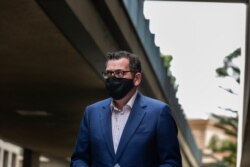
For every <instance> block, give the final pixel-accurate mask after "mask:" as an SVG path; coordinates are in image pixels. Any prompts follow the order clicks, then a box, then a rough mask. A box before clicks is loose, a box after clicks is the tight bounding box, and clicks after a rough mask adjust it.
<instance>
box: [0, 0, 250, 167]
mask: <svg viewBox="0 0 250 167" xmlns="http://www.w3.org/2000/svg"><path fill="white" fill-rule="evenodd" d="M198 2H199V1H197V2H194V1H192V2H189V1H171V2H169V1H144V0H137V1H134V0H119V1H117V0H92V1H91V0H19V1H1V2H0V17H1V19H0V58H1V59H0V167H21V166H23V167H46V166H48V167H64V166H69V162H70V156H71V153H72V150H73V146H74V142H75V139H76V135H77V132H78V128H79V125H80V120H81V117H82V114H83V111H84V108H85V107H86V105H88V104H90V103H92V102H95V101H98V100H100V99H103V98H106V97H108V96H107V93H106V91H105V88H104V80H103V79H102V76H101V72H102V71H103V70H104V63H105V57H104V56H105V53H106V52H109V51H116V50H127V51H130V52H133V53H135V54H137V55H138V56H139V57H140V59H141V61H142V67H143V73H144V78H143V84H142V86H141V88H140V90H141V92H142V93H143V94H145V95H147V96H151V97H154V98H157V99H160V100H162V101H165V102H167V103H169V105H170V107H171V109H172V111H173V116H174V118H175V120H176V122H177V126H178V129H179V134H178V138H179V141H180V146H181V154H182V159H183V166H184V167H200V166H204V167H206V166H242V167H244V166H247V165H248V164H249V163H250V162H249V160H248V159H247V157H249V154H250V153H249V150H250V143H249V140H248V139H249V137H250V124H249V121H248V120H249V119H248V118H249V117H250V116H249V112H250V111H249V110H250V109H249V93H250V89H249V86H250V82H249V72H250V69H249V64H250V62H249V56H248V54H249V44H248V39H249V33H248V24H249V21H248V19H249V17H248V13H249V9H248V8H249V4H248V1H246V0H239V1H237V0H218V1H215V0H213V1H210V2H209V1H206V3H198ZM202 2H204V1H202ZM215 2H216V3H215ZM165 12H169V13H165ZM197 16H199V17H197ZM212 21H213V22H212ZM157 27H158V29H157ZM159 29H161V30H159ZM205 35H206V36H205ZM209 37H211V38H209ZM200 44H203V45H200ZM205 67H209V72H208V71H204V69H208V68H205ZM209 79H211V80H209ZM190 81H194V82H190ZM210 86H211V87H210ZM210 88H214V89H213V90H212V89H210ZM214 90H215V91H214ZM197 92H198V93H197ZM203 95H207V96H203ZM224 95H225V96H224ZM231 96H232V97H233V98H228V97H231ZM235 97H236V98H235Z"/></svg>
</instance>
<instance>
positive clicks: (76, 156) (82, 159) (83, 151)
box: [70, 109, 91, 167]
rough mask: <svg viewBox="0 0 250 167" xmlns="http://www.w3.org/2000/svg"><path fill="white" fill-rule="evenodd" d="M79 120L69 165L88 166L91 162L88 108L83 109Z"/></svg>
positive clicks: (72, 166)
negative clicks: (79, 123)
mask: <svg viewBox="0 0 250 167" xmlns="http://www.w3.org/2000/svg"><path fill="white" fill-rule="evenodd" d="M83 115H84V116H83V118H82V121H81V125H80V129H79V132H78V137H77V139H76V144H75V148H74V151H73V154H72V156H71V163H70V167H89V166H91V165H90V162H91V153H90V142H89V130H88V109H86V110H85V112H84V114H83Z"/></svg>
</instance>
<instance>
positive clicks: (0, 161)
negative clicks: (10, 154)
mask: <svg viewBox="0 0 250 167" xmlns="http://www.w3.org/2000/svg"><path fill="white" fill-rule="evenodd" d="M0 167H3V148H2V147H1V141H0Z"/></svg>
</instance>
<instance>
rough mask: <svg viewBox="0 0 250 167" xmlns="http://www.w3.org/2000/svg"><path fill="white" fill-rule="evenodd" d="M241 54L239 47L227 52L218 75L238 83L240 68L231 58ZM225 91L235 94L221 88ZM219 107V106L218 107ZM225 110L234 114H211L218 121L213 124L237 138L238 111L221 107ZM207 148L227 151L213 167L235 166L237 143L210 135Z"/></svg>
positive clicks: (217, 71)
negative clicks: (221, 159)
mask: <svg viewBox="0 0 250 167" xmlns="http://www.w3.org/2000/svg"><path fill="white" fill-rule="evenodd" d="M240 55H241V48H238V49H236V50H235V51H234V52H232V53H231V54H229V55H228V56H226V57H225V58H224V61H223V66H222V67H219V68H217V69H216V73H217V76H218V77H231V78H233V79H234V80H235V81H236V82H237V83H238V84H239V83H240V69H239V67H237V66H236V65H235V64H234V63H233V60H234V59H235V58H237V57H239V56H240ZM220 88H222V89H224V90H225V91H227V92H229V93H231V94H234V95H237V94H236V93H235V92H234V91H233V90H232V89H229V88H223V87H221V86H220ZM220 108H221V107H220ZM221 109H224V110H225V111H229V112H232V113H234V114H235V115H236V116H235V117H233V116H231V117H230V116H222V115H218V114H212V117H213V118H215V119H216V120H217V121H218V122H217V123H216V124H215V126H216V127H218V128H220V129H222V130H223V131H224V132H225V133H226V134H227V135H229V136H232V137H235V138H237V130H238V111H235V110H232V109H230V108H221ZM208 147H209V148H211V149H212V150H213V151H214V152H224V153H225V152H227V153H229V154H228V156H225V157H224V159H223V162H219V163H218V164H214V165H215V166H213V167H220V166H221V167H223V165H224V166H228V167H235V166H236V153H237V143H236V142H232V141H230V140H220V139H219V138H218V136H217V137H216V136H213V137H211V139H210V141H209V145H208Z"/></svg>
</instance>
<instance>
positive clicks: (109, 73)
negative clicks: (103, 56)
mask: <svg viewBox="0 0 250 167" xmlns="http://www.w3.org/2000/svg"><path fill="white" fill-rule="evenodd" d="M103 76H104V78H105V79H106V88H107V90H108V91H109V93H110V95H111V97H113V98H114V99H117V100H119V99H121V98H123V97H124V96H126V95H129V94H130V93H131V94H132V93H133V92H135V90H136V89H137V87H138V86H139V85H140V83H141V77H142V76H141V63H140V60H139V58H138V57H137V56H136V55H134V54H132V53H129V52H126V51H118V52H109V53H108V54H107V61H106V69H105V72H104V73H103Z"/></svg>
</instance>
